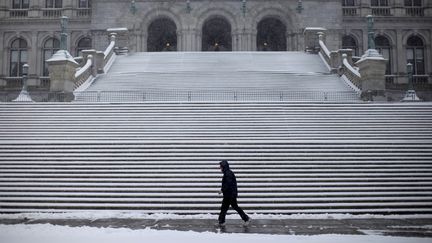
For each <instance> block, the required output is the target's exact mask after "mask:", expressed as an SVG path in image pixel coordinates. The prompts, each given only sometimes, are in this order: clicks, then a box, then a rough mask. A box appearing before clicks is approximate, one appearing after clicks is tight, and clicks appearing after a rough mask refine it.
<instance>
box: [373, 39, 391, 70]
mask: <svg viewBox="0 0 432 243" xmlns="http://www.w3.org/2000/svg"><path fill="white" fill-rule="evenodd" d="M375 46H376V49H377V50H378V52H379V53H380V54H381V55H383V57H384V58H385V59H387V60H388V61H387V67H386V74H391V45H390V41H389V39H387V38H386V37H385V36H382V35H379V36H377V37H375Z"/></svg>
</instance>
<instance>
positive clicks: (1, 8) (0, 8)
mask: <svg viewBox="0 0 432 243" xmlns="http://www.w3.org/2000/svg"><path fill="white" fill-rule="evenodd" d="M7 2H9V1H7ZM8 9H9V6H8V3H6V1H5V0H1V1H0V19H2V18H6V17H8V16H9V15H8V12H7V10H8Z"/></svg>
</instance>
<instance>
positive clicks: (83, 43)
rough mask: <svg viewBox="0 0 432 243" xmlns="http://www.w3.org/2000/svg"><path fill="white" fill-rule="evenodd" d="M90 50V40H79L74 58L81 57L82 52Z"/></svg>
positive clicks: (85, 38)
mask: <svg viewBox="0 0 432 243" xmlns="http://www.w3.org/2000/svg"><path fill="white" fill-rule="evenodd" d="M91 48H92V40H91V39H90V38H88V37H84V38H81V40H79V41H78V46H77V49H76V56H81V52H82V51H83V50H88V49H91Z"/></svg>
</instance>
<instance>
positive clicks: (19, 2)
mask: <svg viewBox="0 0 432 243" xmlns="http://www.w3.org/2000/svg"><path fill="white" fill-rule="evenodd" d="M29 6H30V0H13V1H12V8H13V9H27V8H29Z"/></svg>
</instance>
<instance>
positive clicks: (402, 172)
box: [0, 102, 432, 214]
mask: <svg viewBox="0 0 432 243" xmlns="http://www.w3.org/2000/svg"><path fill="white" fill-rule="evenodd" d="M431 124H432V107H431V106H430V105H425V104H423V103H421V104H369V103H368V104H330V103H329V104H312V103H311V104H305V103H278V102H276V103H219V104H216V103H215V104H211V103H185V104H179V103H169V104H168V103H165V104H164V103H142V104H91V103H88V104H79V103H74V104H60V103H58V104H57V103H56V104H54V103H47V104H43V105H41V104H0V212H29V211H33V212H35V211H51V212H54V211H74V210H139V211H140V212H150V213H156V212H164V213H217V212H218V210H219V206H220V200H221V198H220V197H219V196H218V195H217V191H218V190H219V187H220V180H221V173H220V171H219V169H218V161H220V160H221V159H228V160H229V161H230V163H231V167H232V169H233V170H234V171H235V172H236V175H237V178H238V185H239V191H240V199H239V200H240V202H241V204H242V207H244V208H245V209H246V210H248V211H250V212H251V213H255V212H256V213H278V214H279V213H380V214H389V213H395V214H398V213H399V214H402V213H428V214H429V213H432V210H431V209H430V205H431V203H432V140H431V137H432V134H431V133H432V126H431ZM191 197H192V198H194V199H195V200H194V202H191V201H190V198H191Z"/></svg>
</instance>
